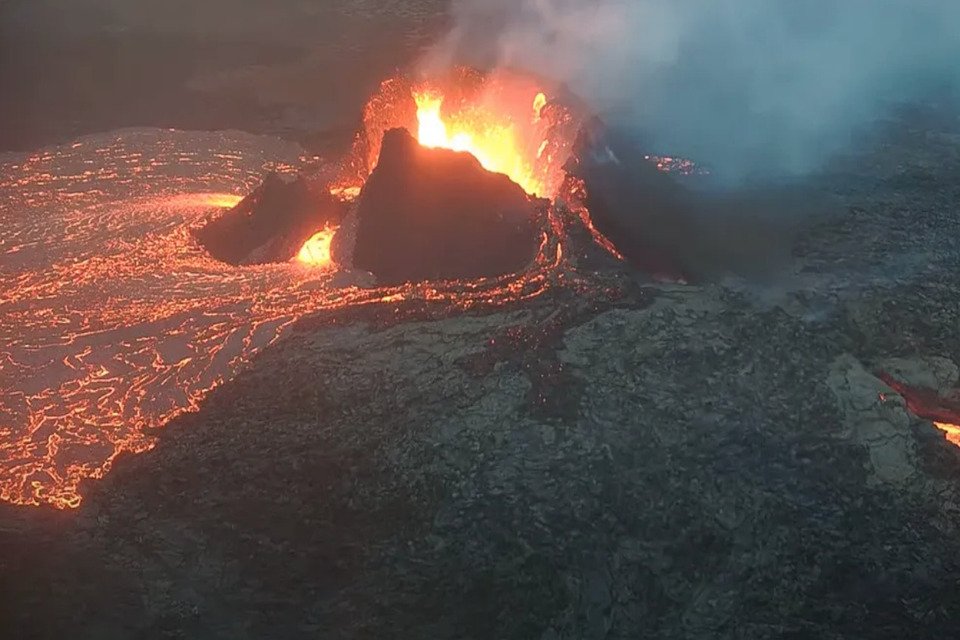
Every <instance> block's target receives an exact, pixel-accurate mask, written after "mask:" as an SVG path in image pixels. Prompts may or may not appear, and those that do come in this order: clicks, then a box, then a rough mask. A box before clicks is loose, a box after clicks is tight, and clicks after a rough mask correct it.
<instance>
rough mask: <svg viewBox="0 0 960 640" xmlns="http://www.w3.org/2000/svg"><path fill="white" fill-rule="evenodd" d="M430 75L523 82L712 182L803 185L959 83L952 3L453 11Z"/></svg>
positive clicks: (628, 4) (522, 1) (468, 3)
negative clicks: (780, 180)
mask: <svg viewBox="0 0 960 640" xmlns="http://www.w3.org/2000/svg"><path fill="white" fill-rule="evenodd" d="M451 12H452V14H451V15H452V26H451V29H450V31H449V33H448V34H447V36H446V37H445V38H444V39H443V40H442V41H441V42H440V43H439V44H438V45H437V46H436V47H435V48H434V49H433V50H432V51H431V52H430V54H429V55H428V57H427V60H426V64H427V66H429V67H436V66H440V65H446V64H449V63H453V62H464V63H469V64H474V65H478V66H481V67H485V68H490V67H497V66H507V67H520V68H526V69H529V70H531V71H533V72H536V73H539V74H542V75H544V76H546V77H550V78H553V79H556V80H557V81H560V82H563V83H565V84H566V85H567V86H569V88H570V89H572V90H573V91H574V92H576V93H578V94H580V95H581V96H583V97H584V98H586V99H587V100H588V101H589V102H590V103H591V106H592V107H594V108H595V109H596V111H597V112H598V113H600V114H601V115H602V116H603V117H604V118H605V119H606V121H607V122H608V123H609V124H610V125H611V126H613V127H615V128H619V129H621V130H623V131H625V132H627V133H629V134H631V135H633V136H640V137H641V138H642V139H643V142H644V145H645V146H646V147H647V148H649V149H651V151H664V152H669V153H677V154H683V155H687V156H689V157H693V158H696V159H698V160H701V161H703V162H706V163H708V164H710V165H712V166H713V168H714V171H715V172H717V173H718V174H719V175H721V176H722V177H725V178H728V179H731V180H734V181H736V180H740V179H743V178H747V177H758V176H759V177H771V176H791V175H794V176H795V175H800V174H804V173H808V172H810V171H814V170H816V169H817V168H819V167H820V166H821V165H822V163H823V162H824V161H825V160H826V159H827V158H828V157H830V155H831V154H833V153H836V152H838V151H840V150H842V149H844V148H845V147H846V146H847V145H849V144H850V141H851V136H853V135H855V134H856V133H857V132H858V131H859V130H861V129H863V128H865V127H867V126H869V124H870V123H871V122H873V121H874V120H876V119H877V118H880V117H882V116H884V115H885V113H886V112H887V110H888V109H890V108H891V107H892V106H895V105H896V104H897V103H903V102H910V101H913V100H918V99H924V98H926V97H927V96H929V95H930V94H931V93H932V92H939V91H942V90H944V89H950V88H952V87H955V86H956V85H957V84H958V80H960V62H958V61H960V26H958V25H960V2H957V1H956V0H844V1H843V2H837V1H836V0H454V2H453V6H452V8H451Z"/></svg>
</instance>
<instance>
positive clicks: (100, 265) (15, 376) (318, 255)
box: [0, 79, 577, 508]
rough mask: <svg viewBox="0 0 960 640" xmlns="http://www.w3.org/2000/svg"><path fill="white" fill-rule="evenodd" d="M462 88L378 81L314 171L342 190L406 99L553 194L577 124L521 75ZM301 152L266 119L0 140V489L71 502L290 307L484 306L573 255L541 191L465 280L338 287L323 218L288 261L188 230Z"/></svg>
mask: <svg viewBox="0 0 960 640" xmlns="http://www.w3.org/2000/svg"><path fill="white" fill-rule="evenodd" d="M471 87H473V93H471V91H468V90H460V89H459V88H458V90H457V91H455V92H454V91H451V92H445V91H444V90H443V88H442V87H432V88H429V90H428V89H424V88H422V87H420V88H417V87H414V86H413V85H412V84H411V83H410V82H408V81H406V80H403V79H393V80H391V81H388V82H385V83H384V86H383V87H381V91H380V92H379V93H378V94H377V95H375V96H374V98H373V99H372V100H371V103H370V104H369V105H368V106H367V108H366V110H365V126H364V130H363V131H362V132H361V135H359V136H358V142H357V144H356V145H355V146H354V149H353V151H352V152H351V154H350V155H349V156H348V157H347V158H346V159H345V160H344V161H343V162H340V163H336V164H334V165H332V168H331V169H330V170H331V171H332V172H334V173H335V174H336V175H334V177H332V178H331V179H330V181H329V189H330V191H331V193H333V194H335V195H338V196H340V197H342V198H344V199H347V200H349V199H352V198H353V197H355V196H356V195H357V193H358V192H359V190H360V187H361V186H362V184H363V182H364V180H365V178H366V176H368V175H369V172H370V171H371V170H372V168H373V163H374V162H375V158H376V154H377V151H378V145H379V140H380V139H381V137H382V135H383V132H384V131H385V130H386V129H389V128H393V127H397V126H403V127H407V128H408V129H409V130H411V131H414V130H417V129H418V127H417V107H418V103H419V107H420V123H421V125H422V127H420V129H421V136H422V140H423V142H424V144H433V145H451V146H454V147H458V148H461V149H463V150H466V151H471V152H473V153H475V154H476V155H477V156H478V158H479V159H480V160H481V162H483V163H484V164H485V165H486V166H488V167H489V168H491V169H493V170H496V171H502V172H506V173H507V174H508V175H510V176H512V177H513V178H514V180H515V181H517V182H518V183H520V184H521V185H522V186H524V188H525V189H527V190H528V192H531V193H537V194H539V195H543V196H547V197H553V196H555V195H556V194H557V193H558V191H559V190H560V188H561V185H562V183H563V181H564V174H563V172H562V170H561V167H562V165H563V162H564V160H565V158H566V157H567V156H568V154H569V149H570V147H571V144H572V141H573V132H574V131H575V129H576V126H577V123H576V122H574V121H573V118H572V117H571V116H569V115H568V114H566V113H564V112H562V111H557V112H556V113H555V115H554V116H553V117H551V118H549V119H548V118H546V117H543V118H541V113H542V112H543V114H545V113H546V111H548V110H549V109H550V107H549V106H545V104H546V103H545V97H544V96H543V95H542V94H541V92H540V91H539V90H538V88H536V87H534V86H527V85H524V86H523V87H521V88H519V89H518V88H517V87H516V86H512V87H510V91H511V92H513V93H511V94H510V95H511V96H513V95H514V94H515V95H516V96H519V97H517V98H516V99H514V98H513V97H511V98H510V99H509V100H507V99H505V98H504V97H503V96H504V95H506V94H505V93H503V91H500V90H499V89H497V88H496V87H494V86H493V85H489V84H488V85H484V84H483V83H474V84H473V85H471ZM426 91H428V92H426ZM498 91H500V92H499V93H498ZM425 92H426V93H425ZM427 95H430V96H433V97H432V98H431V99H430V100H426V99H425V98H424V97H423V96H427ZM453 96H455V97H453ZM498 96H499V97H498ZM498 104H500V105H501V106H502V107H503V108H499V109H498V108H497V105H498ZM300 153H301V150H300V148H299V147H297V146H296V145H293V144H290V143H285V142H281V141H279V140H275V139H272V138H266V137H258V136H252V135H245V134H240V133H202V132H177V131H165V130H152V129H151V130H124V131H121V132H117V133H112V134H104V135H94V136H88V137H85V138H81V139H79V140H77V141H76V142H74V143H73V144H68V145H64V146H59V147H53V148H48V149H45V150H43V151H41V152H39V153H35V154H16V153H11V154H5V155H4V156H0V225H2V228H3V232H2V237H0V260H2V262H0V278H2V284H0V499H2V500H4V501H8V502H11V503H15V504H29V505H39V504H50V505H53V506H56V507H59V508H67V507H76V506H77V505H78V504H79V503H80V501H81V495H80V483H81V482H82V481H83V480H84V479H87V478H100V477H102V476H103V475H104V474H105V473H107V472H108V471H109V469H110V466H111V464H112V462H113V460H114V459H115V458H116V456H117V455H119V454H121V453H123V452H142V451H146V450H148V449H150V448H151V447H153V446H154V444H155V435H156V428H158V427H161V426H163V425H164V424H166V423H167V422H169V421H170V420H171V419H172V418H174V417H176V416H177V415H179V414H182V413H183V412H186V411H193V410H196V409H197V408H198V405H199V403H200V401H201V400H202V399H203V398H204V397H205V396H206V394H207V393H208V392H209V391H210V390H211V389H213V388H215V387H216V386H218V385H220V384H222V383H223V382H225V381H228V380H230V379H231V378H233V377H234V376H235V375H236V374H237V373H238V372H239V371H240V370H241V369H242V368H243V367H244V366H245V364H246V363H248V362H249V360H250V358H251V357H252V356H253V355H254V354H255V353H257V352H258V351H259V350H261V349H263V348H264V347H266V346H267V345H270V344H271V343H273V342H274V341H276V340H277V339H279V338H280V337H282V336H283V335H284V333H285V332H286V330H287V329H288V328H289V327H290V326H291V325H292V324H293V323H294V322H295V321H297V320H298V319H299V318H301V317H303V316H304V315H307V314H315V313H318V312H322V311H325V310H334V309H341V308H347V307H358V306H361V305H371V304H381V305H392V304H395V303H396V301H398V300H404V301H407V300H422V301H430V302H434V303H440V304H447V305H449V307H450V308H451V310H456V309H465V308H471V307H475V306H477V305H497V304H502V303H504V302H507V301H517V300H524V299H528V298H531V297H534V296H538V295H540V294H541V293H543V291H545V290H546V289H547V288H548V287H549V286H550V285H551V283H552V282H556V281H558V278H557V274H558V273H560V271H562V270H568V271H569V270H570V269H572V267H569V265H566V264H565V263H564V259H563V258H562V255H563V251H562V249H561V240H562V236H563V229H564V224H567V222H564V221H563V220H561V217H562V216H561V214H560V213H558V211H557V207H556V206H551V207H549V215H548V219H547V222H546V224H545V227H544V228H543V230H542V239H541V244H540V251H539V253H538V255H537V257H536V259H535V260H534V262H533V263H532V264H531V266H530V267H529V268H528V269H527V270H526V271H524V272H523V273H520V274H515V275H512V276H503V277H497V278H485V279H480V280H474V281H449V282H433V283H430V282H422V283H413V284H406V285H402V286H396V287H378V288H363V287H360V286H343V283H344V282H349V281H350V278H349V273H350V272H349V268H350V267H349V265H339V264H335V263H334V260H333V257H332V256H331V243H332V240H333V237H334V234H335V233H336V231H337V230H336V229H335V228H332V227H328V228H326V229H322V230H320V231H318V232H317V233H316V234H315V235H314V236H313V237H312V238H310V240H309V241H308V242H307V243H306V244H305V245H304V247H303V249H302V250H301V251H300V253H299V255H298V256H297V258H295V259H294V260H293V261H291V262H290V263H282V264H267V265H255V266H231V265H228V264H224V263H222V262H219V261H216V260H214V259H212V258H211V257H210V256H209V255H208V254H207V253H206V252H205V251H203V250H202V249H201V248H200V247H199V246H198V244H197V242H196V239H195V238H194V235H193V233H192V230H193V229H195V228H197V227H198V226H200V225H202V224H203V222H204V220H205V219H206V218H208V217H209V216H210V215H211V214H212V213H213V212H215V211H217V210H218V208H221V207H229V206H232V205H233V204H235V203H236V202H237V201H238V200H239V198H240V197H241V195H242V194H245V193H248V192H249V191H250V190H251V188H252V187H253V186H254V185H255V184H256V183H257V181H258V179H259V178H260V176H262V175H263V173H264V172H265V171H268V170H273V171H278V172H280V173H293V172H296V171H298V170H300V169H301V168H303V167H304V166H305V163H306V160H307V159H306V158H302V157H301V155H300ZM572 217H573V219H574V220H576V219H577V214H573V216H572ZM315 267H320V268H315ZM341 269H342V270H345V271H343V272H342V273H343V276H341V277H337V278H336V280H335V278H334V276H335V275H336V274H337V273H338V270H341ZM335 281H336V282H338V283H339V286H334V284H333V283H334V282H335ZM567 281H569V279H567Z"/></svg>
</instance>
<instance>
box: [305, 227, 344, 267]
mask: <svg viewBox="0 0 960 640" xmlns="http://www.w3.org/2000/svg"><path fill="white" fill-rule="evenodd" d="M337 228H338V227H335V226H331V225H327V226H325V227H324V228H323V229H321V230H320V231H318V232H316V233H315V234H313V235H312V236H311V237H310V239H309V240H307V241H306V242H304V243H303V246H302V247H300V252H299V253H298V254H297V261H298V262H300V263H301V264H305V265H309V266H311V267H319V268H322V269H329V268H331V267H333V256H332V254H331V253H330V245H331V244H332V243H333V236H335V235H336V233H337Z"/></svg>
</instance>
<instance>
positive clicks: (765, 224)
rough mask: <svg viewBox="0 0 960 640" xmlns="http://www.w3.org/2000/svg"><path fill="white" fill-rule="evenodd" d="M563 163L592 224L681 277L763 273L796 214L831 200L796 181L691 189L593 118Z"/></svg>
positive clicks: (638, 261)
mask: <svg viewBox="0 0 960 640" xmlns="http://www.w3.org/2000/svg"><path fill="white" fill-rule="evenodd" d="M566 169H567V171H568V172H569V173H571V174H572V175H575V176H577V177H579V178H581V179H582V180H583V181H584V184H585V186H586V191H587V199H586V204H587V207H588V208H589V210H590V216H591V219H592V220H593V223H594V225H595V226H596V227H597V229H598V230H599V231H601V232H602V233H603V234H604V235H605V236H606V237H607V238H609V239H610V241H611V242H613V244H614V245H615V246H616V247H617V249H618V250H619V251H620V253H622V254H623V255H624V257H625V258H626V259H627V260H628V261H629V262H631V263H632V264H633V265H634V266H636V267H638V268H639V269H641V270H642V271H645V272H647V273H651V274H661V275H672V276H675V277H676V276H680V277H683V278H686V279H688V280H695V281H704V280H716V279H720V278H722V277H723V276H726V275H731V274H734V275H739V276H747V277H755V276H756V277H765V276H768V275H771V274H772V273H774V272H776V271H777V270H778V269H779V268H780V267H783V266H784V265H785V264H786V262H787V261H788V259H789V257H790V255H791V247H792V244H793V238H794V236H795V235H796V233H797V231H798V230H799V227H800V226H801V222H803V221H806V222H809V221H810V220H812V219H813V217H814V216H812V215H811V214H814V213H819V212H824V211H826V210H827V209H828V208H829V206H830V203H828V202H826V201H825V200H823V199H822V198H819V197H817V196H815V195H814V194H810V193H799V192H798V190H797V189H793V188H784V187H773V186H771V187H764V188H762V189H760V188H752V189H733V188H726V189H719V188H712V189H692V188H690V187H689V186H688V185H687V184H682V183H681V182H679V181H678V180H676V179H674V177H673V176H672V175H670V174H667V173H664V172H662V171H659V170H658V169H657V167H656V165H655V164H654V163H652V162H650V161H649V160H647V157H646V156H645V155H644V153H643V151H642V150H641V149H640V148H638V147H637V145H635V144H632V143H631V142H630V140H629V136H627V135H616V132H611V131H609V130H606V129H604V128H603V127H602V125H600V124H596V123H595V124H593V125H588V126H587V127H585V128H584V129H583V130H582V132H581V135H580V137H579V139H578V141H577V143H576V144H575V145H574V152H573V154H572V157H571V160H570V161H569V162H568V163H567V166H566Z"/></svg>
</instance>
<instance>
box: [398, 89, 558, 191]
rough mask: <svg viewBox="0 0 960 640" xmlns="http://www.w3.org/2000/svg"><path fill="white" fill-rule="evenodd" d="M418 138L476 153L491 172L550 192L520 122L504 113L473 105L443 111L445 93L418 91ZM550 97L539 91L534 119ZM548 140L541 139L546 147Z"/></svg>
mask: <svg viewBox="0 0 960 640" xmlns="http://www.w3.org/2000/svg"><path fill="white" fill-rule="evenodd" d="M414 100H415V102H416V103H417V125H418V126H417V139H418V140H419V142H420V144H422V145H423V146H425V147H439V148H443V149H452V150H454V151H465V152H467V153H470V154H472V155H473V156H474V157H475V158H476V159H477V160H479V161H480V164H481V165H482V166H483V168H484V169H486V170H487V171H492V172H494V173H503V174H506V175H507V176H509V178H510V179H511V180H513V181H514V182H516V183H517V184H519V185H520V186H521V187H522V188H523V190H524V191H526V192H527V193H530V194H533V195H548V193H547V185H545V184H544V182H543V180H541V179H540V178H538V177H537V176H536V172H535V169H534V167H533V165H532V163H531V162H530V159H529V158H528V154H527V153H525V152H524V150H523V148H522V143H521V138H520V136H519V134H518V132H517V125H516V124H515V123H513V122H511V121H510V119H509V118H508V117H507V116H506V115H505V114H504V113H502V112H501V113H497V112H496V111H494V110H493V109H490V108H486V107H482V106H476V105H473V106H471V107H469V108H466V109H461V110H458V111H456V112H453V113H447V114H444V113H443V105H444V98H443V95H442V94H441V93H439V92H437V91H435V90H426V91H418V92H416V93H415V94H414ZM546 102H547V98H546V96H545V95H544V94H543V93H538V94H537V95H536V96H535V97H534V99H533V102H532V106H531V110H530V122H531V123H536V122H538V121H539V120H540V112H541V110H542V109H543V107H544V105H546ZM544 144H545V141H538V142H537V145H536V147H537V149H542V148H543V145H544Z"/></svg>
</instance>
